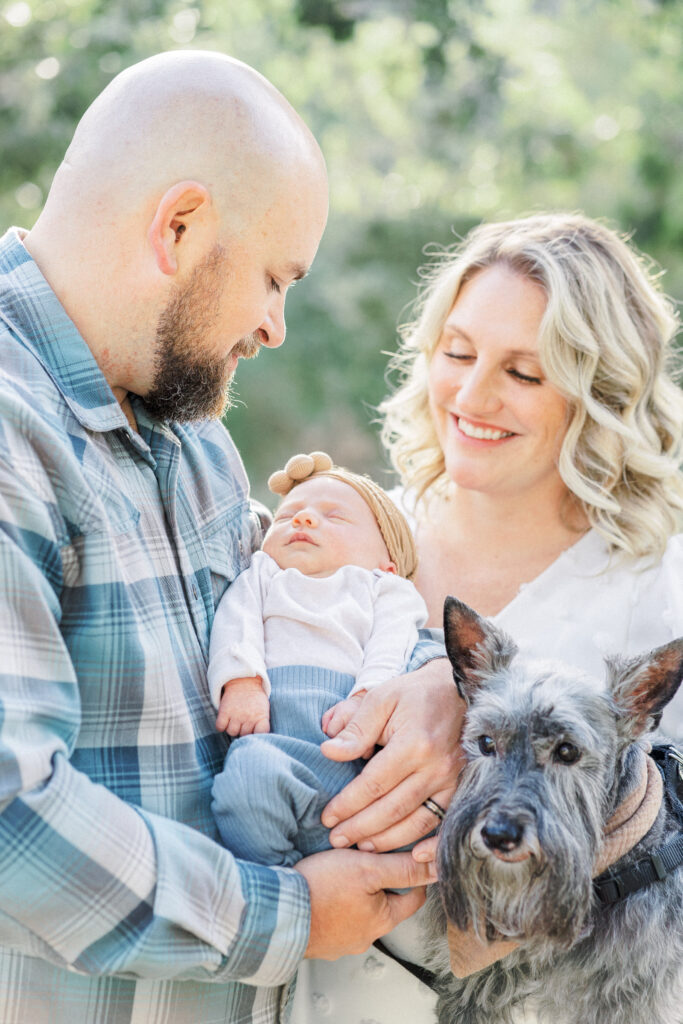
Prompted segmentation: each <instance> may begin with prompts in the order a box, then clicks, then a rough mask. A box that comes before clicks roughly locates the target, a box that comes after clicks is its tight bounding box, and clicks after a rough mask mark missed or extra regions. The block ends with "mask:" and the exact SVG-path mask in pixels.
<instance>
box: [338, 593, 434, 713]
mask: <svg viewBox="0 0 683 1024" xmlns="http://www.w3.org/2000/svg"><path fill="white" fill-rule="evenodd" d="M426 621H427V608H426V605H425V603H424V601H423V599H422V597H421V596H420V594H419V593H418V591H417V589H416V588H415V586H414V585H413V584H412V583H411V582H410V581H409V580H406V579H403V577H401V576H394V575H393V574H391V573H382V574H381V576H380V577H379V578H378V579H377V587H376V592H375V602H374V619H373V625H372V632H371V634H370V638H369V640H368V642H367V644H366V645H365V650H364V654H363V665H362V667H361V669H360V671H359V672H358V674H357V676H356V682H355V685H354V687H353V689H352V690H351V694H350V695H353V694H354V693H357V692H358V691H359V690H368V689H370V688H371V687H372V686H376V685H377V684H378V683H382V682H384V681H385V680H387V679H392V678H393V677H394V676H398V675H402V673H403V672H404V671H405V667H406V662H407V661H408V659H409V657H410V655H411V652H412V650H413V648H414V647H415V644H416V643H417V639H418V630H419V628H420V627H421V626H423V625H424V623H425V622H426Z"/></svg>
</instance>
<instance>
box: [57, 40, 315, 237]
mask: <svg viewBox="0 0 683 1024" xmlns="http://www.w3.org/2000/svg"><path fill="white" fill-rule="evenodd" d="M323 174H324V162H323V158H322V154H321V153H320V150H319V148H318V145H317V143H316V141H315V139H314V137H313V135H312V134H311V132H310V131H309V129H308V128H307V127H306V125H305V124H304V122H303V121H302V120H301V118H300V117H299V115H298V114H297V113H296V111H295V110H294V109H293V108H292V107H291V106H290V104H289V103H288V102H287V100H286V99H285V98H284V97H283V96H282V94H281V93H279V92H278V90H277V89H276V88H275V87H274V86H273V85H271V83H270V82H268V81H267V79H265V78H264V77H263V76H262V75H260V74H258V72H256V71H255V70H254V69H253V68H250V67H249V66H248V65H246V64H243V63H241V62H240V61H237V60H234V59H232V58H230V57H227V56H225V55H224V54H221V53H214V52H208V51H175V52H171V53H164V54H159V55H157V56H155V57H150V58H149V59H147V60H144V61H142V62H140V63H139V64H136V65H134V66H133V67H131V68H128V69H127V70H125V71H123V72H121V74H119V75H117V76H116V78H114V79H113V81H112V82H111V83H110V84H109V85H108V86H107V88H106V89H105V90H104V91H103V92H102V93H101V94H100V96H98V97H97V99H96V100H95V101H94V102H93V103H92V105H91V106H90V107H89V108H88V110H87V111H86V113H85V114H84V116H83V118H82V120H81V122H80V123H79V125H78V127H77V129H76V132H75V134H74V138H73V141H72V143H71V145H70V146H69V149H68V151H67V153H66V156H65V159H64V163H63V164H62V167H60V169H59V171H58V173H57V176H56V178H55V183H54V186H53V190H52V193H51V196H50V199H49V200H48V204H49V203H50V202H55V203H57V202H58V203H60V205H61V204H63V203H66V204H67V205H68V204H69V203H70V202H76V201H77V202H78V204H79V206H80V207H81V209H82V207H83V204H84V202H87V201H88V200H90V201H92V202H97V200H98V197H99V196H100V195H101V194H102V193H103V192H104V191H105V190H106V193H107V204H108V207H109V209H110V210H111V208H112V207H116V206H118V205H119V204H120V203H122V204H126V205H127V206H128V205H129V204H131V202H135V199H136V198H137V199H138V201H143V200H145V201H153V199H154V198H156V197H157V196H158V195H159V194H160V193H163V192H164V191H165V190H166V189H167V188H169V187H170V186H171V185H173V184H174V183H175V182H177V181H182V180H188V179H189V180H196V181H198V182H200V183H202V184H203V185H205V186H206V187H207V189H208V190H209V191H210V193H211V195H212V199H213V201H214V202H216V203H218V204H219V206H220V207H221V209H220V213H221V215H226V213H227V214H228V216H229V217H230V219H231V220H234V219H235V218H240V216H241V212H242V211H244V210H245V209H246V210H251V209H252V208H253V204H254V202H255V201H257V202H263V201H265V200H266V199H267V197H268V195H269V194H272V189H273V187H276V188H277V187H278V184H279V182H280V181H281V180H282V179H283V178H284V179H286V180H287V179H289V180H291V179H295V180H297V179H298V180H299V181H300V183H301V185H302V187H304V188H305V187H306V185H307V184H308V181H309V179H310V176H316V175H318V176H320V175H323ZM134 197H135V198H134ZM235 226H237V224H236V225H235Z"/></svg>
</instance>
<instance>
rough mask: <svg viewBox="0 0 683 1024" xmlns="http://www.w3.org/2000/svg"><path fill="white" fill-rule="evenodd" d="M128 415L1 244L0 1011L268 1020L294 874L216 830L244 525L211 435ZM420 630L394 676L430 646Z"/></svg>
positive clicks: (57, 1022) (118, 1021)
mask: <svg viewBox="0 0 683 1024" xmlns="http://www.w3.org/2000/svg"><path fill="white" fill-rule="evenodd" d="M132 402H133V406H134V409H135V415H136V419H137V423H138V432H137V433H136V432H135V431H134V430H132V429H131V427H130V426H129V424H128V422H127V420H126V418H125V416H124V414H123V412H122V410H121V407H120V405H119V404H118V402H117V401H116V398H115V396H114V395H113V393H112V391H111V390H110V388H109V386H108V385H107V383H106V380H105V378H104V377H103V375H102V373H101V372H100V370H99V367H98V366H97V364H96V362H95V360H94V359H93V357H92V354H91V352H90V350H89V349H88V347H87V345H86V344H85V343H84V341H83V339H82V338H81V337H80V335H79V334H78V332H77V330H76V328H75V326H74V324H73V323H72V322H71V320H69V318H68V316H67V315H66V313H65V311H64V309H63V308H62V306H61V305H60V303H59V301H58V300H57V298H56V296H55V295H54V293H53V292H52V290H51V289H50V287H49V285H48V284H47V282H46V281H45V279H44V278H43V276H42V274H41V273H40V271H39V269H38V267H37V266H36V264H35V263H34V261H33V260H32V259H31V257H30V255H29V254H28V252H27V251H26V249H25V248H24V247H23V245H22V244H21V241H20V236H19V234H18V233H17V231H16V229H13V230H12V231H10V232H8V233H7V234H6V235H5V236H4V238H2V239H0V651H1V652H2V653H1V655H0V657H1V658H2V662H1V664H0V1024H226V1022H229V1024H271V1022H273V1021H274V1020H275V1019H276V1017H277V1015H278V1003H279V999H280V988H279V986H280V985H281V984H282V983H283V982H285V981H286V980H288V979H289V978H290V977H291V976H292V974H293V973H294V971H295V969H296V967H297V965H298V963H299V961H300V960H301V957H302V956H303V953H304V950H305V947H306V943H307V941H308V928H309V900H308V890H307V886H306V883H305V881H304V879H303V877H302V876H301V875H299V874H298V873H297V872H296V871H292V870H286V869H276V868H267V867H260V866H257V865H253V864H247V863H244V862H240V861H237V860H236V859H235V858H234V857H232V856H231V854H230V853H228V851H227V850H225V849H223V847H221V846H220V845H219V844H218V842H217V836H218V834H217V830H216V826H215V823H214V820H213V817H212V814H211V807H210V802H211V785H212V781H213V776H214V774H215V773H216V772H217V771H218V770H219V769H220V768H221V767H222V764H223V759H224V756H225V752H226V749H227V739H226V737H225V736H224V735H220V734H218V733H216V730H215V726H214V719H215V712H214V709H213V707H212V705H211V701H210V699H209V693H208V687H207V679H206V666H207V660H208V645H209V631H210V628H211V624H212V621H213V614H214V608H215V606H216V604H217V602H218V600H219V599H220V597H221V596H222V594H223V593H224V591H225V589H226V587H227V586H228V585H229V584H230V582H231V581H232V580H233V579H234V578H235V576H236V575H237V574H238V573H239V572H240V571H241V570H242V569H243V568H244V567H245V566H246V565H247V564H248V562H249V559H250V556H251V552H252V549H253V547H254V546H255V545H256V543H257V540H258V537H259V535H260V529H259V527H258V526H257V525H256V523H255V521H254V518H253V516H252V514H251V513H250V508H249V501H248V488H247V480H246V477H245V473H244V469H243V466H242V463H241V461H240V458H239V455H238V454H237V451H236V449H235V447H234V445H233V444H232V442H231V440H230V437H229V435H228V433H227V431H225V430H224V428H223V427H222V426H221V425H220V424H218V423H202V424H198V425H194V426H179V425H175V424H170V425H165V424H161V423H158V422H155V421H152V420H151V419H150V418H149V416H147V414H146V412H145V409H144V406H143V405H142V403H140V402H139V401H138V400H137V399H135V398H134V397H133V398H132ZM442 653H443V649H442V647H441V646H440V645H439V644H438V643H437V642H435V641H432V640H431V639H428V638H427V637H426V638H425V639H424V640H423V642H422V643H421V644H420V645H418V648H416V650H415V652H414V655H413V659H412V662H411V666H410V667H411V668H416V667H418V666H419V665H420V664H424V662H426V661H428V660H429V659H430V658H431V657H438V656H441V655H442Z"/></svg>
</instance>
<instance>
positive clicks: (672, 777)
mask: <svg viewBox="0 0 683 1024" xmlns="http://www.w3.org/2000/svg"><path fill="white" fill-rule="evenodd" d="M650 757H651V758H652V760H653V761H654V762H655V764H656V765H657V767H658V768H659V771H660V772H661V774H662V778H663V780H664V799H665V800H666V802H667V805H668V808H669V810H670V811H671V813H672V815H673V817H674V818H675V820H676V821H677V823H678V829H679V831H678V835H677V836H674V838H673V839H669V840H668V842H666V843H664V844H663V845H662V846H658V847H657V849H656V850H651V851H650V853H649V854H648V855H647V856H646V857H642V858H641V859H640V860H638V861H636V862H635V864H629V866H628V867H625V868H622V870H621V871H611V870H610V869H608V870H607V871H605V872H603V874H601V875H599V876H598V878H596V879H594V880H593V889H594V891H595V895H596V897H597V899H598V901H599V903H600V904H601V905H602V906H609V905H610V904H612V903H617V902H618V901H619V900H623V899H624V898H625V897H626V896H630V895H631V893H632V892H638V890H639V889H644V888H645V887H646V886H648V885H652V884H653V882H661V881H663V879H665V878H666V876H667V875H670V874H671V872H672V871H675V870H676V868H677V867H680V865H681V864H683V753H681V751H680V750H678V749H677V748H676V747H675V746H673V744H671V743H657V744H655V745H654V746H653V747H652V750H651V751H650Z"/></svg>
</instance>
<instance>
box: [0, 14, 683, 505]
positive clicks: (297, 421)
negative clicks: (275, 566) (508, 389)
mask: <svg viewBox="0 0 683 1024" xmlns="http://www.w3.org/2000/svg"><path fill="white" fill-rule="evenodd" d="M177 47H200V48H205V49H220V50H223V51H225V52H228V53H231V54H233V55H234V56H236V57H239V58H240V59H242V60H245V61H247V62H248V63H250V64H252V65H253V66H254V67H256V68H257V69H258V70H259V71H261V72H262V73H263V74H265V75H266V76H268V77H269V78H270V79H271V80H272V81H273V82H274V83H275V84H276V85H277V86H278V87H279V88H280V89H281V90H282V91H283V92H284V93H285V95H286V96H287V97H288V98H289V99H290V101H291V102H292V103H293V104H294V106H295V107H296V108H297V109H298V110H299V111H300V112H301V113H302V115H303V116H304V118H305V119H306V120H307V122H308V123H309V125H310V126H311V128H312V129H313V131H314V132H315V134H316V135H317V137H318V139H319V140H320V143H321V145H322V148H323V150H324V152H325V155H326V157H327V160H328V165H329V171H330V181H331V202H332V211H331V216H330V222H329V226H328V229H327V233H326V235H325V237H324V239H323V243H322V246H321V249H320V252H319V255H318V258H317V260H316V263H315V265H314V268H313V271H312V273H311V275H310V276H309V278H308V279H307V280H306V281H305V282H304V283H302V284H300V285H299V286H298V287H297V289H296V290H295V291H294V292H293V294H292V295H291V296H290V298H289V299H288V340H287V343H286V345H285V347H284V348H283V349H282V350H280V351H278V352H276V353H271V352H266V353H265V354H262V356H261V357H260V358H259V359H258V360H257V361H256V363H254V364H243V365H241V366H240V369H239V374H238V381H237V390H238V392H239V396H240V400H241V401H240V402H239V403H238V404H237V405H236V406H235V407H234V408H233V409H232V410H231V411H230V412H229V414H228V418H227V422H228V424H229V426H230V428H231V430H232V431H233V434H234V436H235V438H236V440H237V443H238V445H239V447H240V449H241V451H242V452H243V455H244V459H245V463H246V465H247V469H248V470H249V473H250V476H251V477H252V480H253V482H254V490H255V492H256V493H257V494H259V495H260V496H262V497H263V496H264V495H265V494H266V492H265V487H264V483H263V481H264V479H265V477H266V476H267V475H268V473H269V472H270V471H271V470H272V469H274V468H276V467H277V466H279V465H280V464H281V463H282V462H283V460H284V459H285V458H286V457H287V456H288V455H289V454H291V453H292V452H294V451H296V450H302V449H303V450H311V449H312V448H327V449H328V450H329V451H330V452H331V453H332V454H333V455H334V456H335V457H336V458H337V459H338V460H339V461H343V462H346V463H347V464H349V465H351V466H353V467H354V468H357V469H367V470H371V471H373V472H375V473H379V475H380V479H386V477H382V470H381V467H382V465H383V461H382V456H381V453H380V451H379V446H378V443H377V440H376V429H375V427H374V426H373V425H372V418H373V412H372V407H373V406H374V405H376V403H377V402H378V401H379V400H380V399H381V397H382V395H383V394H384V392H385V390H386V386H387V385H386V381H385V377H384V373H385V366H386V355H385V353H386V352H387V351H389V350H392V349H393V348H394V345H395V336H396V325H397V322H399V321H400V320H401V318H402V317H403V316H405V310H406V305H407V303H409V301H410V300H411V299H412V298H413V296H414V293H415V284H416V281H417V279H418V275H417V268H418V266H419V264H420V263H421V262H423V249H424V246H425V245H427V244H428V243H434V242H435V243H438V244H440V245H449V244H451V243H452V242H453V241H454V238H455V236H456V235H458V234H462V233H463V232H465V231H466V230H467V229H468V228H469V227H470V226H471V225H473V224H475V223H478V222H479V221H481V220H482V219H487V220H491V219H500V218H502V217H510V216H515V215H518V214H521V213H527V212H532V211H535V210H541V209H572V210H575V209H581V210H583V211H584V212H586V213H588V214H589V215H591V216H596V217H604V218H606V219H608V221H609V222H610V223H612V224H613V225H614V226H617V227H619V228H621V229H622V230H624V231H627V232H629V233H632V234H633V236H634V239H635V241H636V243H637V244H638V246H639V247H640V248H641V249H643V250H645V251H646V252H648V253H649V254H650V255H652V256H653V257H654V258H655V259H656V260H657V262H658V263H659V264H660V265H661V266H662V267H664V268H666V271H667V273H666V277H665V279H664V282H665V288H666V290H667V291H668V292H669V294H671V295H673V296H674V297H681V296H683V173H682V171H683V168H682V161H681V155H682V151H683V119H682V116H681V98H682V97H681V88H682V85H681V83H682V82H683V76H682V71H683V68H682V66H681V64H682V59H681V58H682V53H683V5H682V4H681V3H680V2H665V0H228V2H227V3H226V2H225V0H8V2H6V3H5V4H4V6H1V7H0V138H1V139H2V157H3V159H2V161H1V162H0V216H1V218H2V222H3V227H4V226H6V225H8V224H10V223H21V224H24V225H26V226H30V225H31V223H32V222H33V220H34V219H35V217H36V216H37V214H38V211H39V209H40V205H41V203H42V201H43V199H44V197H45V195H46V193H47V190H48V188H49V185H50V181H51V178H52V175H53V173H54V171H55V169H56V167H57V165H58V163H59V161H60V159H61V157H62V155H63V152H64V150H65V148H66V145H67V144H68V140H69V138H70V135H71V132H72V130H73V127H74V125H75V123H76V121H77V119H78V118H79V117H80V115H81V114H82V112H83V111H84V110H85V108H86V106H87V105H88V103H89V102H90V101H91V99H92V98H93V97H94V96H95V95H96V93H98V92H99V91H100V90H101V89H102V88H103V87H104V86H105V85H106V84H107V82H108V81H109V80H110V79H111V78H112V76H113V75H114V74H116V72H117V71H119V70H120V69H121V68H123V67H126V66H127V65H129V64H131V63H133V62H135V61H136V60H138V59H141V58H143V57H145V56H148V55H149V54H151V53H155V52H158V51H159V50H165V49H173V48H177ZM113 144H115V140H113Z"/></svg>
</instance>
